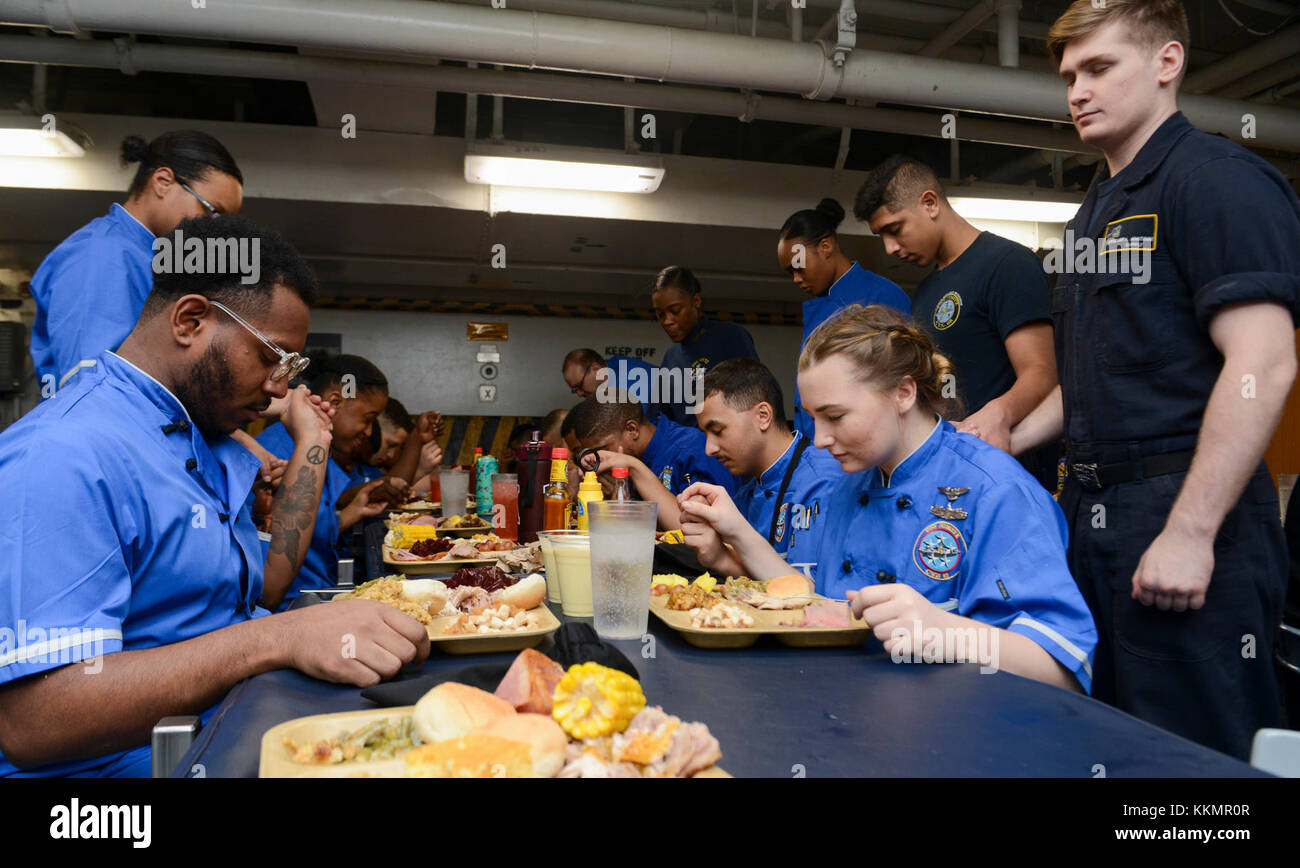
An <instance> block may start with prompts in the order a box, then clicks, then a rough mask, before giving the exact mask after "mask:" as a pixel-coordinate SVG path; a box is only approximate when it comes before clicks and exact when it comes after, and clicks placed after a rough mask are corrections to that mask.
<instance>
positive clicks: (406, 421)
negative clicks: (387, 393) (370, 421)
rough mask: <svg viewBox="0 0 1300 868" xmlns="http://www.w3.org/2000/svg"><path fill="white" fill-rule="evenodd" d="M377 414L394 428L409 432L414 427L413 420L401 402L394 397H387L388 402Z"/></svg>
mask: <svg viewBox="0 0 1300 868" xmlns="http://www.w3.org/2000/svg"><path fill="white" fill-rule="evenodd" d="M379 416H380V418H381V419H384V420H386V421H387V422H388V424H390V425H392V426H393V427H394V428H397V429H400V430H402V431H408V432H409V431H410V430H411V429H412V428H414V427H415V420H414V419H412V418H411V414H410V413H408V412H407V410H406V407H405V406H403V404H402V402H401V401H399V400H397V399H396V398H389V399H388V403H387V404H385V405H384V412H382V413H380V414H379Z"/></svg>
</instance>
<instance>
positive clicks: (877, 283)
mask: <svg viewBox="0 0 1300 868" xmlns="http://www.w3.org/2000/svg"><path fill="white" fill-rule="evenodd" d="M851 304H860V305H863V306H866V305H872V304H887V305H889V306H890V307H893V308H897V309H898V310H899V312H900V313H902V314H903V315H904V316H910V315H911V313H912V302H911V300H910V299H908V297H907V294H906V293H905V292H903V290H901V289H899V287H898V284H896V283H894V282H893V281H892V280H888V279H886V278H884V277H881V276H880V275H879V274H876V273H874V272H871V271H867V270H866V269H865V268H863V267H862V266H861V265H858V264H857V263H856V262H855V263H853V267H852V268H850V269H849V270H848V271H846V272H844V273H843V274H841V275H840V279H839V280H837V281H835V282H834V283H832V284H831V288H830V291H829V292H827V293H826V294H825V295H820V296H817V297H816V298H810V299H808V300H807V301H805V302H804V303H803V340H802V341H800V343H799V349H800V350H802V349H803V345H804V344H806V343H808V336H809V335H811V334H812V333H813V332H814V331H815V330H816V329H817V326H819V325H821V324H822V323H824V322H826V320H828V319H834V318H835V315H836V314H838V313H839V312H840V311H841V310H843V309H844V308H846V307H848V306H849V305H851ZM794 427H795V428H797V429H798V431H799V433H800V434H802V435H803V436H805V437H807V438H808V439H809V440H811V439H812V438H813V420H812V416H810V415H808V413H806V412H805V411H804V409H803V404H802V403H801V402H800V400H799V384H798V383H796V384H795V387H794Z"/></svg>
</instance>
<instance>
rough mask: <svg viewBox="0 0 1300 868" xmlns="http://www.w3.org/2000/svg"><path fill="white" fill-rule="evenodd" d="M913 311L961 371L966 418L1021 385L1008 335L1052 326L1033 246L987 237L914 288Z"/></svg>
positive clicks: (959, 382)
mask: <svg viewBox="0 0 1300 868" xmlns="http://www.w3.org/2000/svg"><path fill="white" fill-rule="evenodd" d="M912 312H913V314H914V316H915V318H916V322H917V325H919V326H920V327H921V328H922V329H924V330H925V331H926V333H927V334H929V335H930V338H931V340H933V341H934V343H935V346H936V347H937V348H938V350H939V352H941V353H943V354H944V355H945V356H947V357H948V358H949V359H950V360H951V361H952V363H953V364H954V365H955V366H956V368H957V383H956V386H957V394H958V395H959V396H960V397H961V399H962V402H963V403H964V404H965V408H966V414H967V415H970V414H972V413H975V412H977V411H979V409H980V408H981V407H983V406H984V405H985V404H987V403H988V402H989V401H991V400H993V399H994V398H996V397H998V396H999V395H1002V394H1004V393H1005V392H1006V391H1007V390H1008V389H1010V388H1011V387H1012V386H1013V385H1015V382H1016V370H1015V368H1014V367H1012V365H1011V359H1010V357H1009V356H1008V355H1007V347H1006V340H1007V335H1009V334H1011V332H1013V331H1015V330H1016V329H1018V328H1020V326H1022V325H1025V324H1027V323H1031V322H1037V321H1039V320H1042V321H1044V322H1051V320H1052V296H1051V289H1050V288H1049V286H1048V280H1047V273H1046V272H1045V271H1043V266H1042V263H1041V262H1039V261H1038V257H1037V256H1035V255H1034V253H1033V251H1031V250H1030V249H1029V248H1028V247H1025V246H1023V245H1020V244H1017V243H1016V242H1014V241H1009V240H1007V239H1006V238H1003V237H1001V236H1000V235H994V234H992V233H991V232H981V233H980V235H979V237H978V238H976V239H975V240H974V241H973V242H972V243H971V245H970V247H968V248H966V250H965V251H964V252H963V253H962V254H961V255H960V256H958V257H957V258H956V259H955V260H953V261H952V262H950V263H949V264H948V267H947V268H942V269H938V270H936V271H933V272H931V273H930V274H929V276H927V277H926V278H925V279H924V280H922V281H921V284H920V286H918V287H917V288H916V294H915V297H914V298H913V299H912Z"/></svg>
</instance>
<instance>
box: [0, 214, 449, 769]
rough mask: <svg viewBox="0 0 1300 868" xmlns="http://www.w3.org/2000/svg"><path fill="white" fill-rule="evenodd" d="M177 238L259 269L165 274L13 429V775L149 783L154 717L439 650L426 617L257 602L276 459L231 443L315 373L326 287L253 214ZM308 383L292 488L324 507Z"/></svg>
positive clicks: (1, 574) (292, 424)
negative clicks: (348, 645) (267, 474)
mask: <svg viewBox="0 0 1300 868" xmlns="http://www.w3.org/2000/svg"><path fill="white" fill-rule="evenodd" d="M200 224H202V225H200ZM183 228H184V230H185V233H186V235H189V234H190V233H191V232H193V233H195V235H196V236H202V237H204V238H207V237H214V238H225V239H234V240H235V241H236V242H237V243H239V244H256V245H257V246H255V247H254V249H255V250H258V251H259V258H260V265H261V270H260V279H259V280H257V281H256V282H255V283H253V284H244V283H241V281H240V276H239V275H238V274H229V273H226V274H219V273H212V272H209V271H207V270H204V272H202V273H193V272H191V273H188V274H185V273H173V274H160V275H158V277H157V280H156V282H155V286H154V288H153V290H152V292H151V294H150V296H149V299H148V301H147V302H146V304H145V306H144V309H143V311H142V313H141V314H140V318H139V321H138V322H137V323H136V326H135V329H134V330H133V331H132V332H131V334H130V335H129V336H128V337H127V339H126V340H125V342H123V343H122V345H121V346H120V347H119V348H118V350H117V351H116V352H111V351H106V352H104V353H102V354H100V355H99V356H97V358H96V362H97V363H96V364H95V365H94V366H93V367H90V368H87V369H85V370H83V371H81V373H80V374H79V375H78V376H77V377H76V379H75V381H73V382H71V384H70V385H69V386H68V387H67V388H65V389H64V390H62V391H60V392H59V393H58V394H57V395H56V396H54V397H53V398H51V399H49V400H47V401H45V402H43V403H42V404H41V405H40V406H38V407H37V408H36V409H35V410H33V411H32V412H31V413H29V414H28V415H27V416H26V417H24V418H23V419H22V420H20V421H19V422H17V423H16V424H14V425H13V426H11V427H10V428H9V429H8V430H6V431H5V432H4V433H3V434H0V487H2V488H3V490H4V491H5V493H6V497H5V500H4V503H3V505H0V534H2V535H3V539H4V541H5V548H6V552H7V557H6V558H5V562H4V565H3V566H0V585H3V587H4V588H5V592H4V593H3V594H0V624H2V625H5V626H4V627H3V628H0V777H3V776H6V775H14V774H28V775H39V776H55V775H94V776H108V775H125V776H147V775H148V774H149V771H150V760H151V757H150V748H149V744H148V742H149V737H150V731H151V730H152V727H153V726H154V724H156V723H157V722H158V720H159V719H160V718H163V717H166V716H169V715H182V714H200V715H201V716H202V717H203V719H205V720H206V718H207V717H208V716H209V715H210V714H211V711H212V709H214V708H215V706H216V704H217V703H218V702H220V701H221V699H222V697H224V696H225V694H226V692H227V691H228V690H229V689H230V688H231V687H232V686H234V685H235V684H237V683H238V682H239V681H241V680H243V679H245V678H250V677H252V676H254V675H257V674H259V673H262V672H267V671H270V670H272V669H278V668H286V667H292V668H295V669H298V670H299V671H301V672H304V673H306V674H308V675H312V676H315V677H317V678H323V679H328V680H331V681H338V682H344V683H349V684H355V685H359V686H362V685H369V684H374V683H376V682H378V681H379V680H381V679H382V678H386V677H391V676H393V675H395V674H396V673H397V672H398V671H399V670H400V669H401V667H402V666H403V664H405V663H410V662H412V661H415V660H422V659H423V658H424V657H425V656H427V654H428V652H429V641H428V636H427V633H426V632H425V629H424V627H423V626H422V625H421V624H419V623H418V622H417V621H415V620H414V619H412V618H409V617H408V616H406V615H404V614H402V613H401V612H398V611H397V610H395V609H393V608H392V607H389V606H385V605H383V604H381V603H374V602H372V601H363V600H347V601H340V602H337V603H333V604H331V605H328V606H316V607H311V608H308V609H303V610H301V611H296V612H291V613H285V614H282V615H274V616H270V615H269V614H268V613H267V611H266V610H265V609H263V608H261V607H259V606H258V600H259V599H260V598H261V597H262V593H263V555H262V549H261V546H260V545H259V544H258V539H257V531H256V529H255V528H254V526H253V523H252V517H251V511H250V509H249V506H248V494H249V491H250V490H251V487H252V483H253V478H254V476H255V475H256V474H257V472H258V468H259V466H260V462H259V461H258V460H257V459H256V458H255V457H254V456H252V455H251V454H250V453H249V452H248V451H247V450H246V449H245V448H244V447H243V446H241V445H239V444H238V443H236V442H235V441H234V440H232V439H231V438H230V436H229V435H230V433H231V432H232V431H234V430H235V429H236V428H238V426H240V425H243V424H246V423H248V422H250V421H252V419H254V418H255V417H256V416H257V415H258V413H259V411H261V410H262V409H263V408H264V407H265V406H266V405H267V403H268V402H269V400H270V399H272V398H279V397H283V396H285V395H286V393H287V391H288V385H287V384H288V380H289V377H290V376H291V375H292V374H293V373H295V372H297V371H301V369H302V368H301V363H302V359H301V357H300V356H299V351H301V349H302V347H303V344H304V343H305V341H306V336H307V328H308V319H309V315H308V308H307V305H308V304H309V303H310V301H311V300H312V299H313V298H314V296H315V287H316V283H315V279H314V277H313V276H312V275H311V272H310V271H309V270H308V268H307V267H306V265H305V264H304V263H303V262H302V260H301V259H300V258H299V257H298V255H297V253H296V252H294V250H293V249H292V248H291V247H290V246H289V245H288V244H286V243H285V242H284V241H283V240H282V239H281V238H280V237H279V236H278V235H276V234H275V233H272V232H270V231H268V230H265V229H262V228H261V227H258V226H257V225H255V224H253V223H251V222H250V221H247V220H245V219H243V218H239V217H227V216H220V217H214V218H206V219H204V220H201V221H194V224H193V225H185V226H184V227H183ZM299 395H300V396H301V397H297V399H296V401H291V402H290V409H289V410H288V411H287V413H286V419H287V424H286V427H288V428H289V429H290V430H291V431H292V432H293V434H294V436H295V438H296V439H295V444H296V446H295V450H294V452H293V454H292V457H291V459H290V464H289V467H288V472H287V474H286V477H285V480H286V481H285V483H284V485H285V486H287V487H289V488H290V489H291V490H293V491H295V492H298V494H297V496H295V497H294V498H291V499H290V500H291V501H292V502H293V503H294V504H296V505H298V506H299V507H300V508H301V507H302V506H303V505H304V504H306V505H307V507H308V512H309V513H311V512H314V509H315V503H314V502H311V498H310V496H309V495H308V492H307V489H311V488H314V487H315V483H314V480H315V479H316V470H315V469H314V468H316V467H319V465H320V462H322V461H323V460H324V453H325V452H326V451H327V450H328V448H329V431H328V430H327V424H326V422H325V420H324V419H323V418H322V415H321V412H320V410H319V407H318V406H315V405H313V404H312V403H311V402H310V400H308V399H307V398H306V397H305V396H302V393H299ZM300 489H301V490H300ZM315 490H316V491H318V490H319V489H318V488H316V489H315ZM276 508H277V512H276V515H277V517H278V518H279V519H280V521H278V522H277V529H279V527H280V526H282V525H283V523H284V518H285V513H284V512H283V510H284V509H285V508H286V504H277V507H276ZM299 518H300V516H299ZM295 527H298V525H297V524H296V523H295ZM344 634H351V636H352V637H353V639H354V640H355V649H354V650H355V653H354V654H349V655H343V654H340V653H339V647H340V645H339V642H340V637H341V636H343V635H344ZM205 709H207V711H205Z"/></svg>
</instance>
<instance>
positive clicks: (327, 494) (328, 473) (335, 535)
mask: <svg viewBox="0 0 1300 868" xmlns="http://www.w3.org/2000/svg"><path fill="white" fill-rule="evenodd" d="M257 442H258V443H261V444H262V445H263V446H265V447H266V451H267V452H270V453H271V454H272V455H274V456H275V457H276V458H283V459H284V460H286V461H288V460H289V458H291V457H292V456H293V436H292V435H291V434H289V431H288V429H286V428H285V427H284V423H282V422H276V423H275V424H274V425H271V426H270V427H268V428H267V429H266V430H265V431H263V432H262V433H261V434H259V435H257ZM350 484H351V483H350V482H349V481H348V474H347V471H346V470H344V469H343V468H342V467H340V466H339V465H338V463H337V462H336V461H335V460H334V459H333V458H330V459H329V462H328V463H327V464H326V465H325V486H324V488H323V490H322V491H321V495H320V506H319V507H318V508H317V510H316V524H315V526H313V527H312V531H311V544H310V545H309V546H308V547H307V557H306V558H305V559H304V560H303V562H302V569H300V570H298V575H296V576H294V578H293V584H291V585H290V586H289V590H288V592H287V593H286V594H285V595H284V602H283V603H282V604H281V605H280V608H281V609H285V608H287V607H288V606H289V604H290V603H292V602H293V601H294V600H296V599H297V598H298V597H299V596H300V595H301V594H302V592H303V591H304V590H306V589H308V588H332V587H334V586H335V585H337V584H338V583H339V555H338V549H337V548H336V546H337V545H338V541H339V514H338V511H337V510H336V509H335V506H334V504H335V502H336V501H337V500H338V499H339V495H341V494H342V493H343V492H345V491H347V489H348V487H349V485H350Z"/></svg>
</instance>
